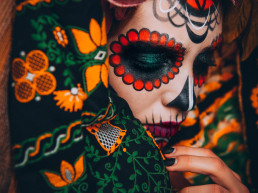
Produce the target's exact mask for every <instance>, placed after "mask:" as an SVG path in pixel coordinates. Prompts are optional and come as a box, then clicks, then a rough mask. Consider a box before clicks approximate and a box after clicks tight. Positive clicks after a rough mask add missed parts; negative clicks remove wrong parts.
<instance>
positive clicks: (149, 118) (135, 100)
mask: <svg viewBox="0 0 258 193" xmlns="http://www.w3.org/2000/svg"><path fill="white" fill-rule="evenodd" d="M160 2H161V3H160V8H159V9H160V12H162V13H163V14H166V12H168V11H171V12H173V11H175V9H174V10H172V7H169V6H167V7H166V6H163V2H164V0H163V1H160ZM166 2H168V1H166ZM157 6H159V5H157ZM174 6H176V4H175V5H174ZM170 9H171V10H170ZM172 14H173V13H172ZM186 17H187V15H186ZM178 18H179V17H178ZM198 19H199V20H198ZM195 21H200V22H202V23H203V22H205V20H203V18H195ZM143 28H146V29H148V30H149V31H150V32H155V31H156V32H158V33H159V34H167V35H168V39H170V38H174V40H175V42H179V43H181V44H182V46H183V47H184V48H186V51H185V53H184V56H183V61H182V66H181V67H179V72H178V73H177V74H176V75H175V77H174V78H173V79H171V80H169V81H168V82H167V83H162V84H161V85H160V87H158V88H153V89H152V90H151V91H148V90H146V89H142V90H140V91H139V90H136V89H135V88H134V87H133V85H132V84H125V82H124V81H123V78H122V77H121V76H119V75H117V74H115V72H114V70H115V67H112V66H110V68H109V83H110V85H111V86H112V87H113V88H114V90H115V91H116V92H117V93H118V95H119V96H120V97H122V98H124V99H125V100H126V101H127V102H128V104H129V106H130V108H131V110H132V112H133V114H134V116H135V117H136V118H137V119H139V120H140V121H141V122H142V123H143V124H144V126H145V127H146V128H147V129H149V130H150V131H151V132H152V134H154V135H155V136H160V137H167V138H169V137H171V136H173V135H175V133H176V132H177V129H178V127H179V125H180V123H181V121H183V120H184V118H185V117H186V115H187V113H188V112H187V111H189V110H190V109H192V108H193V106H194V104H195V96H197V95H198V91H199V87H197V86H193V85H194V75H193V63H194V61H195V60H196V57H197V56H198V55H199V54H200V53H201V52H203V50H205V49H206V48H210V47H211V44H212V41H213V40H214V39H216V37H218V36H219V34H220V33H221V30H222V25H221V24H217V25H216V26H215V28H214V30H213V31H211V30H209V31H208V33H207V36H206V38H205V39H204V41H202V42H201V43H194V42H193V41H192V40H191V39H190V38H189V34H188V32H187V30H186V28H185V27H182V28H179V27H175V26H173V25H171V23H170V22H169V21H168V22H163V21H161V20H159V19H157V18H156V17H155V15H154V13H153V0H147V1H145V2H144V3H142V4H141V5H140V6H139V7H138V8H137V10H136V12H135V14H134V15H133V16H132V17H131V18H130V19H129V20H128V22H127V23H126V24H125V25H123V26H122V27H121V28H119V31H117V33H116V34H115V35H114V36H112V37H110V38H109V39H108V40H109V42H108V44H109V48H110V45H111V44H112V43H113V42H118V41H119V37H121V36H120V35H121V34H123V35H125V37H126V34H127V32H129V31H130V30H132V29H135V31H136V32H140V31H141V29H143ZM204 31H205V29H200V30H199V31H198V32H196V33H199V34H202V33H203V32H204ZM108 54H109V55H112V54H114V53H113V51H112V50H109V53H108ZM123 54H126V53H122V54H120V57H121V59H123V57H124V55H123ZM144 54H146V53H144ZM131 58H133V57H131ZM149 58H150V57H149ZM132 60H133V59H132ZM121 61H123V60H121ZM133 62H135V61H132V63H133ZM197 63H198V62H197ZM120 65H124V66H125V67H128V65H130V61H129V62H127V64H124V63H122V62H121V64H120ZM126 65H127V66H126ZM144 65H145V64H144ZM197 65H198V64H197ZM139 73H140V72H139ZM139 73H138V74H139ZM143 73H145V74H146V72H143ZM187 80H188V81H187ZM186 81H187V82H186ZM185 87H186V88H187V90H186V91H185V90H184V89H185ZM183 90H184V91H183ZM182 92H184V93H185V95H184V96H187V97H185V98H184V99H183V100H184V103H185V104H187V106H185V105H182V104H180V103H177V104H175V103H171V102H172V101H175V99H176V98H177V97H178V96H179V95H180V93H182ZM180 100H181V99H180ZM181 102H182V100H181ZM168 104H170V105H168Z"/></svg>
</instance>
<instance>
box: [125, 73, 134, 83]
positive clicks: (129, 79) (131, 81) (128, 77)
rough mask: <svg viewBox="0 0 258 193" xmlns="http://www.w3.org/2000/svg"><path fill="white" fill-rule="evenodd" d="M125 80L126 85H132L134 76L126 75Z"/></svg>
mask: <svg viewBox="0 0 258 193" xmlns="http://www.w3.org/2000/svg"><path fill="white" fill-rule="evenodd" d="M123 80H124V82H125V83H126V84H132V83H133V81H134V77H133V75H132V74H126V75H124V77H123Z"/></svg>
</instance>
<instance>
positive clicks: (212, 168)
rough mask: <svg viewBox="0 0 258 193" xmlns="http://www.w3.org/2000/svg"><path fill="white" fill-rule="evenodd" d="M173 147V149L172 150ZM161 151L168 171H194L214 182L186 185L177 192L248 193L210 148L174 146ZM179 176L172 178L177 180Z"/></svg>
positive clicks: (234, 174) (238, 179)
mask: <svg viewBox="0 0 258 193" xmlns="http://www.w3.org/2000/svg"><path fill="white" fill-rule="evenodd" d="M173 148H174V151H173ZM173 148H171V149H166V150H165V151H163V153H164V155H165V157H166V160H165V164H166V166H167V170H168V171H170V172H173V173H174V172H176V173H178V172H194V173H199V174H204V175H208V176H209V177H210V178H211V179H212V180H213V182H214V184H207V185H201V186H188V187H185V188H182V189H181V190H180V191H179V193H194V192H198V193H249V191H248V189H247V188H246V187H245V185H243V184H242V183H241V179H240V177H239V176H238V174H236V173H235V172H234V171H232V170H231V169H230V168H229V167H228V166H227V165H226V164H225V163H224V162H223V161H222V160H221V159H220V158H219V157H218V156H216V155H215V154H214V153H213V152H212V151H211V150H209V149H204V148H194V147H185V146H175V147H173ZM178 179H179V178H176V179H172V180H173V181H175V182H176V181H177V180H178Z"/></svg>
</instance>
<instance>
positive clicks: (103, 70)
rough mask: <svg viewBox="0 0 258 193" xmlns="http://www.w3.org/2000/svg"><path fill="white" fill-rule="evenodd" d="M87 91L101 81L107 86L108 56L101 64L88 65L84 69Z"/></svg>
mask: <svg viewBox="0 0 258 193" xmlns="http://www.w3.org/2000/svg"><path fill="white" fill-rule="evenodd" d="M85 77H86V85H87V92H90V91H92V90H93V89H94V88H96V86H97V85H98V84H99V83H100V81H102V82H103V84H104V86H105V87H106V88H107V87H108V58H107V59H106V60H105V62H104V63H103V64H102V65H94V66H90V67H88V68H87V69H86V71H85Z"/></svg>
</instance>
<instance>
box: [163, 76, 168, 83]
mask: <svg viewBox="0 0 258 193" xmlns="http://www.w3.org/2000/svg"><path fill="white" fill-rule="evenodd" d="M161 80H162V82H163V83H165V84H166V83H168V77H167V76H166V75H163V76H162V77H161Z"/></svg>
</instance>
